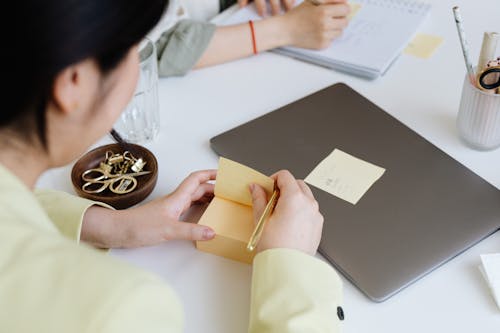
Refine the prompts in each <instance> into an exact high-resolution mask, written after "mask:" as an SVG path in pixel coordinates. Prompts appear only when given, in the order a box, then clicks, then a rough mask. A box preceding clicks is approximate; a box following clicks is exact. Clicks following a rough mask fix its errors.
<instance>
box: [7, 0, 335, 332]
mask: <svg viewBox="0 0 500 333" xmlns="http://www.w3.org/2000/svg"><path fill="white" fill-rule="evenodd" d="M165 6H166V2H165V1H162V0H149V1H146V0H127V1H122V0H85V1H77V0H49V1H35V0H26V1H17V2H14V3H12V4H11V5H10V8H9V11H8V13H9V16H13V17H12V19H13V21H14V22H22V23H21V24H18V26H16V27H15V28H14V29H12V30H11V31H6V30H5V29H4V30H3V31H2V34H3V40H4V41H6V43H5V45H8V47H9V52H4V55H6V61H5V64H7V65H8V66H9V67H11V68H10V70H9V71H5V72H4V79H5V82H7V83H8V85H7V87H6V88H5V90H4V98H3V101H4V103H5V104H4V107H3V108H2V111H1V113H0V309H1V311H0V332H50V333H53V332H122V333H124V332H125V333H126V332H182V329H183V314H182V311H181V306H180V304H179V303H178V301H177V299H176V298H175V295H174V294H173V293H172V291H171V290H170V289H169V288H168V287H167V286H166V285H165V284H164V283H163V282H162V281H160V280H159V279H158V278H157V277H154V276H153V275H150V274H147V273H146V272H141V271H140V270H137V269H135V268H133V267H129V266H128V265H126V264H124V263H120V262H119V261H117V260H113V259H112V258H109V257H106V256H105V255H104V254H103V253H102V252H101V251H97V250H96V249H95V248H92V247H91V246H89V245H88V244H90V245H94V246H96V247H98V248H103V247H104V248H109V247H133V246H141V245H150V244H155V243H159V242H162V241H166V240H167V239H173V238H176V239H190V240H206V239H211V238H213V237H214V232H213V230H210V229H208V228H206V227H203V226H198V225H195V224H190V223H184V222H180V221H179V216H180V215H181V214H182V212H183V211H184V210H185V209H187V208H188V207H189V206H190V205H191V204H192V203H193V202H196V201H199V200H204V198H208V197H210V196H212V195H213V185H212V184H210V183H209V181H210V180H213V179H215V175H216V171H215V170H206V171H198V172H195V173H193V174H191V175H190V176H189V177H187V178H186V180H185V181H184V182H183V183H181V185H180V186H179V187H178V188H177V189H176V190H175V191H174V192H173V193H171V194H169V195H167V196H165V197H162V198H159V199H156V200H154V201H152V202H150V203H148V204H145V205H143V206H140V207H137V208H133V209H129V210H124V211H114V210H112V209H109V207H106V206H105V205H102V204H100V203H97V202H91V201H88V200H84V199H82V198H78V197H74V196H70V195H68V194H64V193H60V192H55V191H40V190H38V191H35V190H34V187H35V183H36V180H37V178H38V177H39V176H40V175H41V174H42V173H43V172H45V171H46V170H48V169H50V168H53V167H57V166H61V165H64V164H66V163H69V162H70V161H73V160H74V159H75V158H76V157H78V156H79V155H81V154H82V153H83V152H84V151H85V150H86V149H87V148H88V147H89V146H90V145H91V144H92V143H94V142H95V141H96V140H97V139H98V138H100V137H101V136H102V135H104V134H105V133H106V132H108V131H109V130H110V129H111V126H112V124H113V123H114V122H115V120H116V118H117V117H118V116H119V113H120V110H122V109H123V108H124V107H125V105H126V104H127V102H128V101H129V99H130V98H131V95H132V93H133V90H134V88H135V85H136V82H137V77H138V68H139V67H138V55H137V43H138V42H139V41H140V40H141V38H143V37H144V35H145V34H146V33H147V32H148V31H149V30H150V29H151V28H152V27H153V26H154V25H155V24H156V22H157V21H158V19H159V16H160V14H161V13H162V12H163V10H164V8H165ZM274 178H275V179H276V182H277V186H278V187H279V189H280V191H281V196H280V199H279V201H278V203H277V205H276V208H275V212H274V214H273V215H272V217H271V218H270V220H269V222H268V225H267V227H266V231H265V233H264V235H263V237H262V238H261V241H260V243H259V247H258V249H257V251H258V254H257V255H256V257H255V260H254V263H253V266H254V271H253V282H252V304H251V313H250V328H249V330H250V331H251V332H299V331H300V332H311V331H314V332H335V331H337V329H338V323H339V319H338V318H337V315H336V314H337V313H341V312H339V309H341V308H339V302H341V297H340V295H341V283H340V279H339V277H338V276H337V275H336V273H335V272H334V270H333V269H332V268H331V267H329V266H328V265H326V264H325V263H323V262H322V261H320V260H317V259H315V258H314V257H313V254H314V253H315V252H316V250H317V247H318V244H319V239H320V236H321V230H322V223H323V217H322V216H321V214H320V213H319V211H318V204H317V202H316V201H315V200H314V197H313V195H312V193H311V191H310V189H309V188H308V187H307V185H306V184H305V183H304V182H303V181H298V180H295V179H294V178H293V177H292V175H291V174H290V173H289V172H287V171H280V172H278V173H277V174H276V175H274ZM250 191H251V193H252V197H253V199H254V211H255V214H256V216H258V215H260V213H261V212H262V210H263V208H264V206H265V204H266V196H265V192H264V191H263V189H262V188H260V187H259V186H252V187H251V189H250ZM145 217H147V218H145ZM79 241H82V242H84V243H87V245H85V244H82V245H78V244H77V243H78V242H79ZM339 318H341V316H339Z"/></svg>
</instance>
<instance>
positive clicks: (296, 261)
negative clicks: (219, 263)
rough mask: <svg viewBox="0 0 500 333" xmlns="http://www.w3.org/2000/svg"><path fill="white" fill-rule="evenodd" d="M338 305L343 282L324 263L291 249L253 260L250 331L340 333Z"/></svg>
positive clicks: (260, 254) (260, 256)
mask: <svg viewBox="0 0 500 333" xmlns="http://www.w3.org/2000/svg"><path fill="white" fill-rule="evenodd" d="M341 305H342V281H341V280H340V277H339V276H338V274H337V273H336V272H335V271H334V270H333V269H332V268H331V267H330V266H329V265H328V264H326V263H325V262H323V261H321V260H319V259H317V258H314V257H312V256H310V255H307V254H304V253H303V252H300V251H297V250H292V249H272V250H267V251H264V252H262V253H259V254H258V255H257V256H256V257H255V259H254V263H253V275H252V294H251V303H250V325H249V332H251V333H257V332H258V333H265V332H280V333H295V332H297V333H298V332H318V333H319V332H325V333H326V332H328V333H335V332H339V331H340V320H341V319H343V313H342V311H343V310H342V308H341Z"/></svg>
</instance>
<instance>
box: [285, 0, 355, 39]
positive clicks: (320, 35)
mask: <svg viewBox="0 0 500 333" xmlns="http://www.w3.org/2000/svg"><path fill="white" fill-rule="evenodd" d="M317 1H318V2H321V3H322V4H321V5H313V4H312V3H311V2H309V1H304V2H303V3H302V4H300V5H299V6H297V7H295V8H293V9H292V10H290V11H289V12H287V13H286V14H285V15H283V19H284V21H285V26H284V27H283V28H282V29H285V31H287V32H288V33H289V34H290V35H289V39H290V44H291V45H293V46H297V47H302V48H307V49H323V48H326V47H328V46H330V44H331V43H332V41H333V40H334V39H335V38H337V37H339V36H340V35H341V34H342V31H343V30H344V29H345V28H346V27H347V24H348V23H349V22H348V20H347V18H346V16H347V15H349V13H350V11H351V9H350V7H349V5H348V4H347V1H346V0H317Z"/></svg>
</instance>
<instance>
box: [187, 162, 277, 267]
mask: <svg viewBox="0 0 500 333" xmlns="http://www.w3.org/2000/svg"><path fill="white" fill-rule="evenodd" d="M250 184H258V185H260V186H262V187H263V188H264V190H265V191H266V193H267V196H268V197H270V196H271V194H272V193H273V189H274V180H273V179H272V178H270V177H267V176H265V175H263V174H261V173H260V172H257V171H255V170H253V169H251V168H249V167H246V166H244V165H242V164H239V163H236V162H233V161H231V160H228V159H226V158H220V160H219V170H218V171H217V179H216V183H215V190H214V194H215V197H214V199H213V200H212V202H211V203H210V205H209V206H208V208H207V210H206V211H205V213H204V214H203V216H202V217H201V219H200V221H199V222H198V224H201V225H206V226H208V227H211V228H212V229H213V230H214V231H215V233H216V236H215V238H214V239H212V240H210V241H198V242H196V247H197V248H198V250H201V251H204V252H209V253H213V254H216V255H219V256H222V257H226V258H229V259H233V260H237V261H241V262H246V263H251V262H252V259H253V256H254V255H255V252H249V251H247V249H246V247H247V243H248V241H249V239H250V236H251V235H252V232H253V229H254V217H253V211H252V196H251V194H250V191H249V186H250Z"/></svg>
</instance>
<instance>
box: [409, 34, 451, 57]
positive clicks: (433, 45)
mask: <svg viewBox="0 0 500 333" xmlns="http://www.w3.org/2000/svg"><path fill="white" fill-rule="evenodd" d="M442 42H443V38H442V37H439V36H433V35H428V34H417V35H416V36H415V38H413V40H412V41H411V42H410V44H408V46H407V47H406V48H405V50H404V53H406V54H410V55H412V56H415V57H417V58H422V59H429V58H430V57H431V56H432V55H433V54H434V52H436V50H437V48H438V47H439V45H441V43H442Z"/></svg>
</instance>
